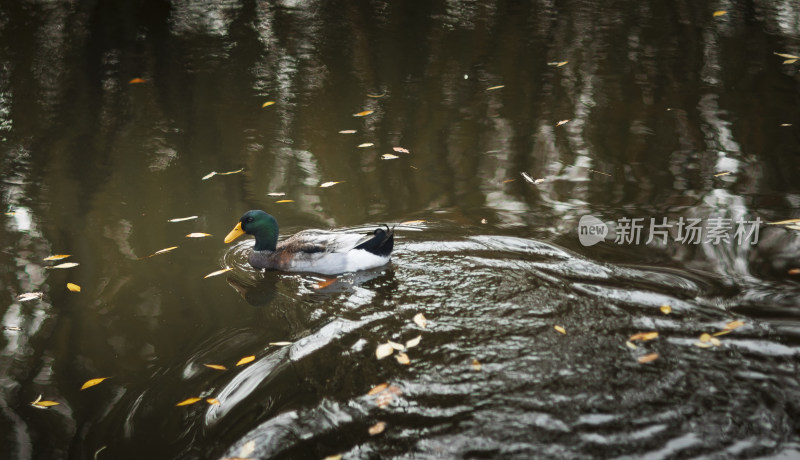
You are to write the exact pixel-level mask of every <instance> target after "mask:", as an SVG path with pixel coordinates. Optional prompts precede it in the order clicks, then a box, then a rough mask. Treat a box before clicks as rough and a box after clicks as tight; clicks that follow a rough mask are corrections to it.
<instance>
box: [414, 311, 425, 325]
mask: <svg viewBox="0 0 800 460" xmlns="http://www.w3.org/2000/svg"><path fill="white" fill-rule="evenodd" d="M414 324H416V325H417V326H419V327H421V328H423V329H425V328H426V327H428V320H427V319H426V318H425V315H423V314H422V313H417V314H416V315H414Z"/></svg>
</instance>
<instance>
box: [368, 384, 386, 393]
mask: <svg viewBox="0 0 800 460" xmlns="http://www.w3.org/2000/svg"><path fill="white" fill-rule="evenodd" d="M387 388H389V384H388V383H381V384H380V385H375V386H374V387H372V388H371V389H370V390H369V391H368V392H367V396H374V395H376V394H378V393H380V392H381V391H383V390H385V389H387Z"/></svg>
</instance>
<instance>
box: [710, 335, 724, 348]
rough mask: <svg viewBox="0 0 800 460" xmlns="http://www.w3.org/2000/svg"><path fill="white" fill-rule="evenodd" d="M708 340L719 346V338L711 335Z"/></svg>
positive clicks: (720, 343)
mask: <svg viewBox="0 0 800 460" xmlns="http://www.w3.org/2000/svg"><path fill="white" fill-rule="evenodd" d="M708 341H709V342H711V345H714V346H715V347H719V346H721V345H722V342H720V340H719V339H718V338H716V337H711V338H710V339H708Z"/></svg>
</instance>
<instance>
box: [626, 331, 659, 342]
mask: <svg viewBox="0 0 800 460" xmlns="http://www.w3.org/2000/svg"><path fill="white" fill-rule="evenodd" d="M657 337H658V332H655V331H653V332H639V333H637V334H633V335H632V336H631V337H630V338H629V339H628V340H630V341H631V342H633V341H634V340H641V341H642V342H646V341H648V340H653V339H655V338H657Z"/></svg>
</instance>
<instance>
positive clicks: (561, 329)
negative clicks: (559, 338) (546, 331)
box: [553, 324, 567, 335]
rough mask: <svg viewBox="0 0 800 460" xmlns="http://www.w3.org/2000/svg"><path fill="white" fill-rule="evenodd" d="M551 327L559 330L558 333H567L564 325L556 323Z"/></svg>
mask: <svg viewBox="0 0 800 460" xmlns="http://www.w3.org/2000/svg"><path fill="white" fill-rule="evenodd" d="M553 329H555V330H557V331H558V332H560V333H562V334H564V335H566V334H567V330H566V329H564V327H563V326H559V325H558V324H556V325H555V326H553Z"/></svg>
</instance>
